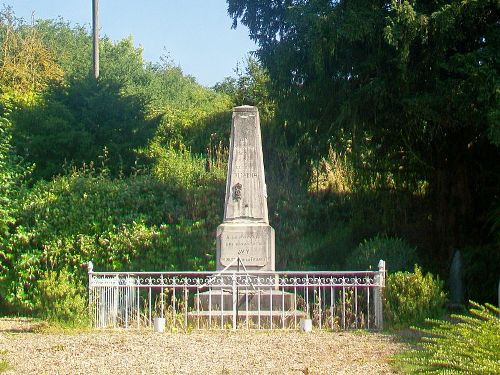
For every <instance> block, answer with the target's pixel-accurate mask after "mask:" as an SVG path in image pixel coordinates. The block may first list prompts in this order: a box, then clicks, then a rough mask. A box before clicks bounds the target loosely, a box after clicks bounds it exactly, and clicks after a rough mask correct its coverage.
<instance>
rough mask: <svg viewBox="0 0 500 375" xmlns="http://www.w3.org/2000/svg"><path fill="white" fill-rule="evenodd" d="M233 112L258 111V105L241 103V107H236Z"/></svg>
mask: <svg viewBox="0 0 500 375" xmlns="http://www.w3.org/2000/svg"><path fill="white" fill-rule="evenodd" d="M233 112H257V107H254V106H251V105H240V106H239V107H234V108H233Z"/></svg>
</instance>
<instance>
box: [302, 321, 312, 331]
mask: <svg viewBox="0 0 500 375" xmlns="http://www.w3.org/2000/svg"><path fill="white" fill-rule="evenodd" d="M312 327H313V325H312V320H311V319H300V330H301V331H302V332H306V333H309V332H312Z"/></svg>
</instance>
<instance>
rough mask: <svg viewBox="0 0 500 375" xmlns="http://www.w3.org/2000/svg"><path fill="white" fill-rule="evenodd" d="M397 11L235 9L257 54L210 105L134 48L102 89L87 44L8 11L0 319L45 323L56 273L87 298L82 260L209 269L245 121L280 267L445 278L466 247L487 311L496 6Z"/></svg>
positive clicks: (494, 177)
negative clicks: (246, 110) (233, 148)
mask: <svg viewBox="0 0 500 375" xmlns="http://www.w3.org/2000/svg"><path fill="white" fill-rule="evenodd" d="M365 3H366V4H365ZM368 3H370V4H368ZM381 3H382V2H381ZM389 3H390V5H387V6H384V5H383V4H378V5H377V4H374V3H373V2H365V1H356V2H347V1H341V2H338V4H337V2H321V1H320V2H317V1H315V2H301V3H300V4H297V5H294V6H285V4H284V2H283V4H282V2H269V3H266V4H264V3H262V2H261V3H259V4H256V5H254V3H253V2H251V1H246V0H229V1H228V5H229V13H230V15H231V16H232V17H233V19H234V21H235V23H237V22H242V23H244V24H246V25H247V26H248V27H249V28H250V33H251V36H252V37H253V38H254V39H255V40H256V41H257V43H258V44H259V46H260V48H259V51H258V52H257V55H256V56H253V57H251V58H249V59H248V61H247V62H246V65H245V66H243V67H239V69H238V70H237V71H236V75H235V77H228V78H226V79H224V80H222V81H221V82H219V83H218V84H217V85H215V87H213V88H206V87H203V86H201V85H199V84H198V83H197V82H196V80H195V79H194V78H192V77H189V76H186V75H185V74H183V72H182V69H181V67H179V66H176V65H174V64H173V63H172V62H171V61H170V60H169V59H168V58H166V59H164V60H162V62H161V63H158V64H152V63H149V62H146V61H144V60H143V57H142V51H141V49H139V48H136V47H135V46H134V43H133V40H132V39H131V38H128V39H124V40H121V41H118V42H113V41H111V40H109V39H108V38H106V37H104V38H103V39H102V40H101V67H102V70H101V75H100V78H99V79H98V80H95V79H94V78H93V77H92V75H91V73H90V72H91V59H90V57H91V36H90V34H89V31H88V30H87V29H85V28H82V27H79V26H73V25H70V24H68V23H66V22H64V21H63V20H38V21H36V22H35V23H33V24H27V23H26V22H24V21H23V20H19V19H16V17H15V14H14V13H13V11H12V10H9V9H4V10H3V12H2V13H1V14H0V45H1V46H2V49H1V52H0V309H1V311H3V312H25V313H26V312H37V311H39V310H40V308H41V306H43V303H41V302H40V287H41V286H45V287H46V286H47V285H48V284H47V283H48V282H50V280H53V277H54V275H56V276H57V275H65V276H64V280H65V281H64V282H65V283H69V284H71V287H72V288H74V290H76V291H80V290H84V286H85V280H86V272H87V270H86V264H87V262H88V261H90V260H92V261H93V262H94V265H95V269H96V270H204V269H213V268H214V256H215V229H216V227H217V225H218V224H220V222H221V220H222V212H223V199H224V184H225V173H226V164H227V155H228V143H229V130H230V121H231V110H232V107H234V106H236V105H242V104H249V105H256V106H257V107H258V108H259V111H260V114H261V121H262V124H261V125H262V132H263V148H264V158H265V168H266V180H267V185H268V192H269V197H268V204H269V213H270V221H271V225H272V226H273V227H274V228H275V230H276V236H277V239H276V248H277V249H276V256H277V259H276V264H277V268H278V269H349V268H351V269H352V268H360V267H363V268H366V267H375V266H376V261H375V263H373V264H371V263H372V262H371V260H373V259H378V258H380V257H383V258H384V259H385V260H386V261H387V265H388V268H389V271H406V270H413V269H414V267H413V266H414V264H413V263H414V262H416V263H418V264H420V265H421V266H422V267H423V268H424V269H425V270H426V271H431V272H433V273H435V274H439V275H440V276H441V278H442V279H443V280H447V279H448V272H449V264H450V262H451V257H452V255H453V252H454V251H455V250H457V249H459V250H461V252H462V254H463V259H464V272H465V278H466V282H465V285H466V286H467V290H466V293H467V297H468V298H471V299H475V300H478V301H480V302H485V301H490V302H495V300H494V298H495V290H496V287H497V284H498V279H497V277H498V274H500V270H499V267H500V251H498V247H499V246H500V235H499V229H500V216H499V213H500V202H499V196H500V184H499V183H498V182H499V175H500V164H499V163H498V160H500V148H499V147H500V130H499V123H500V121H498V113H499V104H498V103H499V102H500V101H499V100H498V82H499V75H498V53H499V52H498V51H499V49H498V48H495V46H496V47H498V40H499V30H498V13H497V12H496V10H495V4H494V2H493V1H484V2H473V1H465V2H464V1H462V2H458V1H441V2H438V3H439V4H438V3H436V2H425V1H417V2H415V5H414V6H412V5H410V4H409V3H408V2H402V3H401V2H394V3H391V2H389ZM267 4H268V5H267ZM384 4H385V2H384ZM259 17H264V18H263V19H265V21H266V22H264V23H263V22H259V19H260V18H259ZM356 254H362V257H360V256H357V255H356ZM403 254H404V255H403ZM402 258H404V259H402ZM362 260H363V261H364V260H370V262H369V263H370V264H368V263H367V264H365V263H363V264H361V263H360V262H361V261H362ZM67 275H69V277H67ZM56 280H57V278H56ZM478 280H481V282H480V283H479V282H478ZM490 286H491V287H490Z"/></svg>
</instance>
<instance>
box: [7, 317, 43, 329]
mask: <svg viewBox="0 0 500 375" xmlns="http://www.w3.org/2000/svg"><path fill="white" fill-rule="evenodd" d="M45 327H46V323H45V322H41V321H38V320H34V319H31V318H0V333H29V332H40V331H41V330H42V329H43V328H45Z"/></svg>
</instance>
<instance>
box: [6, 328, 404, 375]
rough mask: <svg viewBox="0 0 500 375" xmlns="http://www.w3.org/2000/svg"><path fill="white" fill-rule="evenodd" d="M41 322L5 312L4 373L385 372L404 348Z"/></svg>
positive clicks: (286, 334) (368, 337)
mask: <svg viewBox="0 0 500 375" xmlns="http://www.w3.org/2000/svg"><path fill="white" fill-rule="evenodd" d="M33 328H35V330H33ZM36 328H37V327H36V326H35V327H34V326H33V324H32V323H30V322H29V321H27V320H24V321H16V320H9V321H6V320H1V319H0V352H1V353H3V355H2V357H3V360H5V361H7V362H8V363H9V368H8V369H7V371H6V372H4V374H108V373H121V374H355V373H367V374H377V373H379V374H382V373H384V374H387V373H394V370H393V369H392V368H391V366H390V364H389V358H390V357H391V356H392V355H393V354H395V353H396V352H399V351H401V350H402V349H403V346H402V344H399V343H396V342H395V341H394V340H393V339H392V337H390V336H386V335H382V334H374V333H363V332H334V333H332V332H323V331H320V332H313V333H312V334H303V333H300V332H296V331H273V332H269V331H260V332H259V331H239V332H236V333H232V332H227V331H225V332H221V331H201V332H193V333H162V334H159V333H153V332H146V331H140V332H138V331H133V330H130V331H124V330H122V331H84V332H77V331H64V332H52V331H41V332H40V331H39V330H37V329H36Z"/></svg>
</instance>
